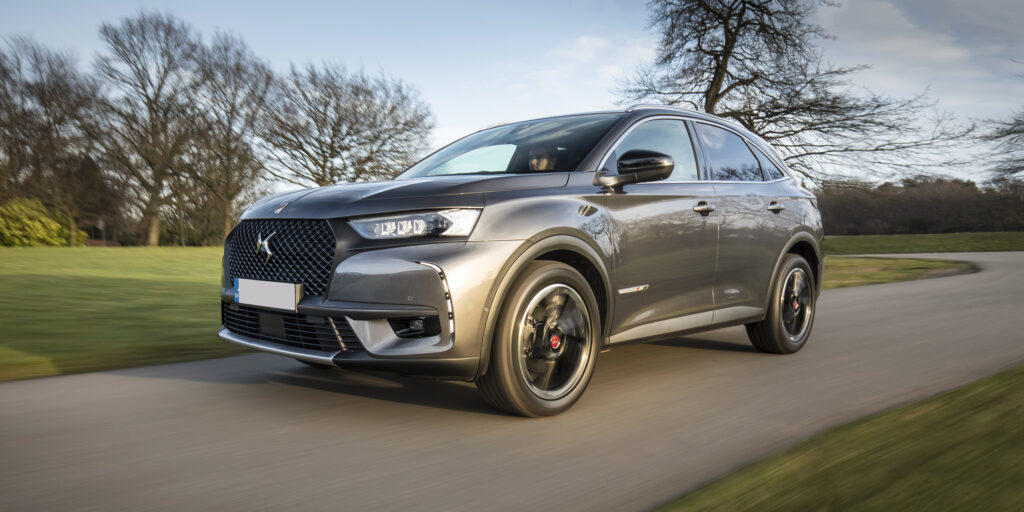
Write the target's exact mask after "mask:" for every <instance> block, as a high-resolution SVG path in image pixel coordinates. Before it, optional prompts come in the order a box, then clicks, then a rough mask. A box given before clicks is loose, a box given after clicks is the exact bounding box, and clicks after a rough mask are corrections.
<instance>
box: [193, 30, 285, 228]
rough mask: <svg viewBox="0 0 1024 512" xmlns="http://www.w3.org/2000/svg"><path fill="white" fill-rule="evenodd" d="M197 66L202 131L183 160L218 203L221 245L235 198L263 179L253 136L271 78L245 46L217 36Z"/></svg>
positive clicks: (203, 50)
mask: <svg viewBox="0 0 1024 512" xmlns="http://www.w3.org/2000/svg"><path fill="white" fill-rule="evenodd" d="M199 62H200V70H201V71H202V74H203V82H202V85H201V87H200V88H199V89H198V93H199V94H198V96H197V98H198V101H199V103H200V104H201V105H202V108H203V118H202V121H203V131H202V137H200V138H199V140H197V141H195V143H194V144H192V145H191V147H190V157H189V159H188V160H189V163H190V170H191V171H192V177H193V178H194V179H195V180H197V181H198V182H200V183H202V184H203V185H204V186H205V187H206V189H207V190H208V192H209V193H210V194H212V195H213V198H214V199H215V200H216V201H217V202H218V203H219V204H220V214H221V215H222V217H223V218H222V219H221V221H220V225H221V226H222V227H223V231H222V233H221V234H220V238H221V240H223V239H224V238H226V237H227V235H228V232H229V231H230V230H231V227H232V225H234V222H235V215H234V208H235V203H236V200H237V199H238V197H239V195H241V194H242V193H243V192H245V191H246V190H247V189H250V188H252V187H253V186H254V185H255V183H256V182H257V180H259V178H260V176H261V175H262V174H263V170H264V166H263V161H262V159H261V158H260V157H259V155H258V154H257V152H256V149H255V146H254V136H255V132H256V123H257V120H258V116H259V115H260V113H261V112H262V110H263V107H264V105H265V103H266V98H267V93H268V91H269V88H270V84H271V81H272V80H273V74H272V73H271V71H270V68H269V67H268V66H267V65H266V64H265V63H264V62H262V61H261V60H259V59H258V58H256V56H255V55H253V53H252V52H251V51H250V50H249V47H248V46H247V45H246V44H245V42H244V41H242V40H241V39H238V38H236V37H232V36H228V35H225V34H217V35H216V36H214V38H213V40H212V41H211V43H210V45H209V46H204V47H203V48H202V51H201V53H200V58H199Z"/></svg>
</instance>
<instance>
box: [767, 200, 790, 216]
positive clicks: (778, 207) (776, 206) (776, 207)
mask: <svg viewBox="0 0 1024 512" xmlns="http://www.w3.org/2000/svg"><path fill="white" fill-rule="evenodd" d="M785 209H786V207H785V206H782V204H780V203H779V202H778V201H772V202H771V204H769V205H768V211H770V212H772V213H779V212H781V211H782V210H785Z"/></svg>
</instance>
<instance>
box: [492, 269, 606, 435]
mask: <svg viewBox="0 0 1024 512" xmlns="http://www.w3.org/2000/svg"><path fill="white" fill-rule="evenodd" d="M597 311H598V309H597V300H596V299H595V298H594V293H593V291H591V289H590V286H589V285H588V284H587V281H586V279H584V278H583V276H582V275H580V273H579V272H577V271H576V270H574V269H573V268H572V267H570V266H568V265H565V264H563V263H559V262H554V261H536V262H533V263H531V264H530V265H529V266H527V268H526V269H525V270H524V271H523V273H522V275H521V276H520V277H519V278H518V279H517V281H516V283H515V284H514V285H513V286H512V289H511V290H510V291H509V294H508V295H507V296H506V299H505V301H504V303H503V305H502V310H501V313H500V315H499V317H498V324H497V326H496V330H495V336H494V339H493V341H492V345H491V361H490V366H489V367H488V371H487V373H486V374H485V375H483V376H481V377H480V378H479V379H477V387H478V388H479V389H480V391H481V392H482V393H483V395H484V398H485V399H486V400H487V401H488V402H489V403H490V404H491V405H493V406H494V407H496V408H498V409H501V410H504V411H507V412H510V413H513V414H521V415H523V416H550V415H553V414H558V413H560V412H562V411H564V410H566V409H568V408H569V407H570V406H572V404H573V403H575V402H576V400H578V399H579V397H580V395H582V394H583V391H584V390H585V389H586V387H587V384H588V383H589V382H590V376H591V375H592V374H593V372H594V367H595V365H596V364H597V354H598V351H599V348H600V347H599V346H598V345H599V334H600V318H599V315H598V313H597Z"/></svg>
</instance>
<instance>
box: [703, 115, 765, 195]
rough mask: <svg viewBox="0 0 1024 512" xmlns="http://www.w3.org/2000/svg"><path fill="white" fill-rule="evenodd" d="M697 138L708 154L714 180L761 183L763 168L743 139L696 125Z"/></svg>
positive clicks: (707, 126) (727, 132) (728, 132)
mask: <svg viewBox="0 0 1024 512" xmlns="http://www.w3.org/2000/svg"><path fill="white" fill-rule="evenodd" d="M695 124H696V126H697V136H698V137H700V142H701V144H703V145H704V150H705V151H707V153H708V167H709V168H710V175H711V179H712V180H718V181H761V180H762V179H763V178H762V176H761V166H760V164H758V162H757V158H755V157H754V154H753V153H751V152H750V148H748V147H747V143H746V142H743V139H742V138H741V137H740V136H739V135H736V134H735V133H732V132H730V131H728V130H723V129H721V128H718V127H717V126H711V125H709V124H704V123H695Z"/></svg>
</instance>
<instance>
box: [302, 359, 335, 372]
mask: <svg viewBox="0 0 1024 512" xmlns="http://www.w3.org/2000/svg"><path fill="white" fill-rule="evenodd" d="M296 361H298V362H300V363H302V364H304V365H306V366H310V367H312V368H316V369H318V370H330V369H331V368H337V367H336V366H334V365H329V364H320V363H314V362H312V361H303V360H302V359H296Z"/></svg>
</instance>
